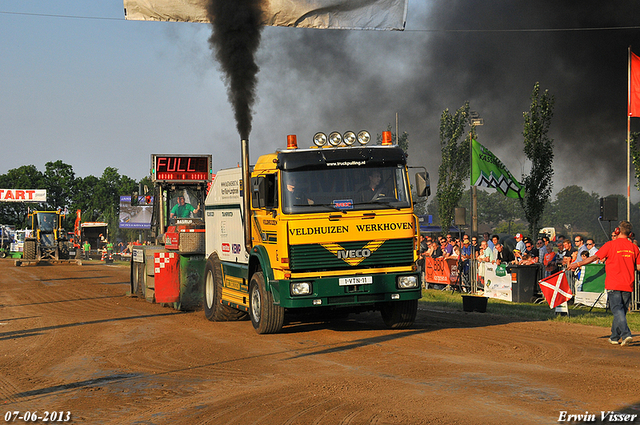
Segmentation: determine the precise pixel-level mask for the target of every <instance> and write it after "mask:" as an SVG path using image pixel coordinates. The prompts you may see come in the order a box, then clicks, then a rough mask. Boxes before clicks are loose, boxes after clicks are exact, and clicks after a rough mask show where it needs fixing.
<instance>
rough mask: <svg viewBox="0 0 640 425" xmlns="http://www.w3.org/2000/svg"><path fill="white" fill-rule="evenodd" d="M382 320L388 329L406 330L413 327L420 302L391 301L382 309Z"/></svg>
mask: <svg viewBox="0 0 640 425" xmlns="http://www.w3.org/2000/svg"><path fill="white" fill-rule="evenodd" d="M380 313H381V314H382V320H384V324H385V325H387V327H388V328H391V329H404V328H408V327H409V326H411V325H413V322H415V320H416V315H417V314H418V300H408V301H391V302H387V303H385V304H384V305H383V306H382V308H381V309H380Z"/></svg>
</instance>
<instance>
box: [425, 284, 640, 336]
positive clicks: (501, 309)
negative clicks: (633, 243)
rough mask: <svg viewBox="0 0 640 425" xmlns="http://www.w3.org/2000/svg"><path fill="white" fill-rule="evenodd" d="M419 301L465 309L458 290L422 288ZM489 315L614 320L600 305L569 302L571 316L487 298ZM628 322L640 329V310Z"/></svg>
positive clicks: (545, 306) (544, 307)
mask: <svg viewBox="0 0 640 425" xmlns="http://www.w3.org/2000/svg"><path fill="white" fill-rule="evenodd" d="M420 303H421V304H420V305H421V306H423V307H425V308H428V309H433V310H443V311H446V310H462V295H461V294H460V293H459V292H451V291H439V290H435V289H425V290H423V291H422V299H421V300H420ZM486 314H495V315H500V316H511V317H519V318H523V319H529V320H555V321H558V322H567V323H579V324H582V325H592V326H601V327H607V328H610V327H611V321H612V320H613V316H612V315H611V312H610V311H608V310H606V311H605V310H604V309H601V308H594V309H593V310H592V311H591V312H589V307H585V306H575V305H570V306H569V315H568V316H560V315H557V314H556V313H555V310H552V309H550V308H549V305H548V304H547V303H544V304H530V303H513V302H508V301H502V300H496V299H492V298H490V299H489V300H488V304H487V313H486ZM627 322H628V323H629V328H630V329H631V331H632V332H634V333H635V332H640V312H630V313H628V314H627Z"/></svg>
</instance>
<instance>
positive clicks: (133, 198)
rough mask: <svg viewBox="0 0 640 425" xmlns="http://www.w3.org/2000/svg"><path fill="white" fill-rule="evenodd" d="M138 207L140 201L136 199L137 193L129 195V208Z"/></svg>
mask: <svg viewBox="0 0 640 425" xmlns="http://www.w3.org/2000/svg"><path fill="white" fill-rule="evenodd" d="M138 205H140V200H139V199H138V192H133V193H132V194H131V206H132V207H137V206H138Z"/></svg>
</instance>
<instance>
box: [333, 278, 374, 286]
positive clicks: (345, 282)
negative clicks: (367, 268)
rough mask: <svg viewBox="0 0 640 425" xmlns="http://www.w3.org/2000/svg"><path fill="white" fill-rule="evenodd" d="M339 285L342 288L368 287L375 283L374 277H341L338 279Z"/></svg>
mask: <svg viewBox="0 0 640 425" xmlns="http://www.w3.org/2000/svg"><path fill="white" fill-rule="evenodd" d="M338 283H339V284H340V286H349V285H367V284H369V283H373V277H372V276H356V277H341V278H340V279H338Z"/></svg>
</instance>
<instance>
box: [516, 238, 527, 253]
mask: <svg viewBox="0 0 640 425" xmlns="http://www.w3.org/2000/svg"><path fill="white" fill-rule="evenodd" d="M516 249H517V250H518V251H520V252H524V250H525V249H526V246H525V244H524V236H523V235H522V233H516Z"/></svg>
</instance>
